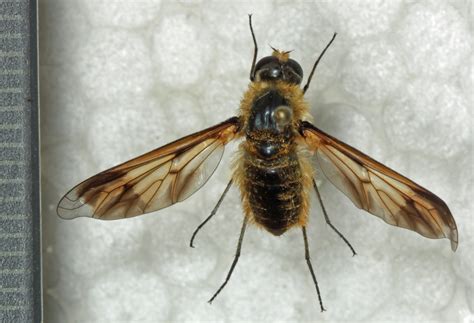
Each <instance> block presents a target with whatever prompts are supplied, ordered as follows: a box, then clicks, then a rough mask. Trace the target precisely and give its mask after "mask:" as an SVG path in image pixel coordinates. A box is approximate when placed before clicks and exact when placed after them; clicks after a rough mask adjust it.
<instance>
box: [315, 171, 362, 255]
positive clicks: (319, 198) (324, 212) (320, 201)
mask: <svg viewBox="0 0 474 323" xmlns="http://www.w3.org/2000/svg"><path fill="white" fill-rule="evenodd" d="M313 186H314V190H315V191H316V195H317V196H318V200H319V204H321V209H322V210H323V214H324V218H325V219H326V223H327V224H328V225H329V226H330V227H331V229H333V230H334V231H335V232H336V233H337V235H338V236H339V237H340V238H341V239H342V240H344V242H345V243H346V244H347V246H348V247H349V248H350V249H351V251H352V256H353V257H354V256H355V255H357V253H356V252H355V250H354V248H353V247H352V246H351V244H350V243H349V241H347V239H346V238H345V237H344V236H343V235H342V233H340V232H339V230H338V229H336V227H335V226H334V225H332V223H331V221H330V220H329V216H328V214H327V212H326V208H325V207H324V204H323V199H322V198H321V194H320V193H319V190H318V185H316V181H315V180H314V179H313Z"/></svg>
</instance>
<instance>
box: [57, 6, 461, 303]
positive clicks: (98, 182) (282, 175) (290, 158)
mask: <svg viewBox="0 0 474 323" xmlns="http://www.w3.org/2000/svg"><path fill="white" fill-rule="evenodd" d="M249 26H250V31H251V35H252V39H253V43H254V55H253V60H252V67H251V69H250V81H251V82H250V84H249V87H248V89H247V91H246V92H245V93H244V96H243V99H242V101H241V104H240V113H239V116H236V117H233V118H230V119H228V120H226V121H224V122H222V123H220V124H218V125H215V126H213V127H210V128H207V129H205V130H202V131H199V132H197V133H194V134H191V135H189V136H186V137H184V138H181V139H178V140H176V141H174V142H172V143H170V144H167V145H165V146H163V147H160V148H158V149H155V150H153V151H151V152H149V153H146V154H144V155H142V156H139V157H137V158H135V159H132V160H130V161H128V162H125V163H123V164H121V165H118V166H116V167H113V168H111V169H108V170H106V171H103V172H101V173H99V174H97V175H95V176H93V177H91V178H89V179H87V180H85V181H84V182H82V183H80V184H79V185H77V186H76V187H74V188H73V189H72V190H71V191H70V192H68V193H67V194H66V195H65V196H64V197H63V198H62V199H61V201H60V202H59V205H58V208H57V212H58V214H59V216H61V217H62V218H66V219H71V218H75V217H79V216H86V217H92V218H96V219H101V220H113V219H122V218H128V217H133V216H137V215H141V214H145V213H149V212H153V211H156V210H159V209H162V208H165V207H167V206H170V205H172V204H174V203H177V202H181V201H183V200H185V199H186V198H188V197H189V196H191V195H192V194H193V193H194V192H196V191H197V190H198V189H199V188H201V187H202V186H203V185H204V184H205V183H206V181H207V180H208V179H209V177H210V176H211V175H212V173H213V172H214V170H215V169H216V168H217V165H218V164H219V162H220V159H221V157H222V154H223V152H224V146H225V145H226V144H227V143H228V142H230V141H232V140H236V139H243V140H242V143H241V144H240V146H239V151H238V156H237V158H236V159H235V162H234V168H233V174H232V178H231V180H230V181H229V183H228V184H227V187H226V188H225V190H224V192H223V193H222V195H221V197H220V199H219V201H218V203H217V205H216V206H215V207H214V209H213V210H212V212H211V214H210V215H209V217H207V218H206V219H205V220H204V221H203V222H202V223H201V224H200V225H199V226H198V228H197V229H196V230H195V231H194V233H193V235H192V238H191V242H190V245H191V247H192V246H193V240H194V238H195V236H196V233H197V232H198V231H199V229H201V228H202V226H203V225H204V224H206V222H207V221H209V219H210V218H211V217H212V216H214V214H215V213H216V212H217V209H218V208H219V205H220V204H221V203H222V201H223V199H224V197H225V195H226V193H227V191H228V190H229V188H230V187H231V186H232V185H236V186H237V187H238V188H239V189H240V194H241V199H242V205H243V210H244V213H245V214H244V219H243V224H242V228H241V231H240V236H239V240H238V244H237V251H236V254H235V258H234V261H233V263H232V266H231V268H230V270H229V272H228V274H227V277H226V279H225V281H224V283H223V284H222V285H221V286H220V288H219V289H218V290H217V291H216V293H215V294H214V295H213V296H212V297H211V299H210V300H209V302H212V301H213V300H214V299H215V297H216V296H217V295H218V294H219V293H220V291H221V290H222V289H223V288H224V286H225V285H226V284H227V282H228V281H229V279H230V277H231V275H232V272H233V270H234V268H235V265H236V264H237V261H238V259H239V256H240V250H241V247H242V242H243V238H244V233H245V229H246V227H247V225H248V224H255V225H257V226H259V227H261V228H263V229H265V230H267V231H268V232H270V233H272V234H274V235H276V236H279V235H281V234H283V233H285V232H286V231H287V230H288V229H290V228H293V227H296V228H299V229H300V230H301V232H302V236H303V241H304V247H305V259H306V262H307V265H308V268H309V271H310V273H311V277H312V280H313V282H314V285H315V288H316V291H317V295H318V300H319V305H320V307H321V311H324V307H323V303H322V300H321V295H320V292H319V287H318V283H317V281H316V276H315V273H314V270H313V267H312V264H311V261H310V256H309V248H308V239H307V234H306V225H307V222H308V213H309V201H310V196H309V194H310V192H311V191H312V190H313V189H314V191H315V193H316V197H317V198H318V200H319V202H320V204H321V206H322V208H321V209H322V211H323V214H324V217H325V220H326V222H327V224H328V225H329V226H330V227H331V228H332V229H333V230H334V231H335V233H336V234H338V235H339V236H340V237H341V238H342V240H343V241H344V242H345V243H346V244H347V246H348V247H349V248H350V249H351V251H352V253H353V255H355V254H356V252H355V251H354V249H353V247H352V246H351V244H350V243H349V242H348V241H347V240H346V238H345V237H344V236H343V235H342V234H341V233H340V232H339V231H338V230H337V229H336V228H335V227H334V226H333V225H332V224H331V222H330V220H329V217H328V214H327V213H326V210H325V208H324V206H323V204H322V200H321V195H320V193H319V191H318V187H317V186H316V182H315V180H314V175H315V173H314V171H313V168H312V165H311V161H310V160H311V158H314V159H316V160H317V161H318V162H319V164H320V166H321V170H322V172H323V173H324V174H325V175H326V177H327V178H328V179H329V181H330V182H332V184H334V185H335V186H336V187H337V188H338V189H339V190H341V191H342V192H343V193H344V194H345V195H347V196H348V197H349V198H350V199H351V200H352V202H353V203H354V204H355V205H356V206H357V207H358V208H361V209H364V210H366V211H368V212H369V213H372V214H374V215H376V216H378V217H380V218H382V219H383V220H384V221H385V222H387V223H389V224H391V225H395V226H398V227H402V228H406V229H410V230H413V231H415V232H418V233H419V234H421V235H423V236H425V237H428V238H434V239H439V238H448V239H450V240H451V248H452V249H453V251H454V250H456V247H457V244H458V233H457V229H456V223H455V222H454V219H453V217H452V215H451V213H450V211H449V209H448V207H447V205H446V204H445V203H444V202H443V201H442V200H441V199H440V198H438V197H437V196H435V195H434V194H433V193H431V192H429V191H428V190H426V189H425V188H423V187H421V186H419V185H418V184H416V183H414V182H412V181H411V180H409V179H407V178H406V177H404V176H402V175H400V174H398V173H396V172H395V171H393V170H391V169H389V168H388V167H386V166H384V165H382V164H380V163H378V162H377V161H375V160H373V159H372V158H370V157H368V156H367V155H365V154H363V153H361V152H360V151H358V150H357V149H355V148H352V147H351V146H349V145H347V144H345V143H343V142H341V141H339V140H337V139H336V138H334V137H332V136H330V135H328V134H326V133H324V132H323V131H321V130H319V129H318V128H316V127H315V126H314V125H313V124H311V123H310V121H309V120H311V116H310V114H309V108H308V104H307V103H306V101H305V99H304V93H305V92H306V90H307V89H308V87H309V84H310V82H311V78H312V76H313V74H314V71H315V69H316V66H317V65H318V63H319V61H320V59H321V57H322V56H323V55H324V53H325V52H326V50H327V49H328V47H329V46H330V45H331V43H332V42H333V41H334V39H335V37H336V34H334V36H333V37H332V39H331V41H330V42H329V43H328V45H327V46H326V47H325V49H324V50H323V51H322V52H321V54H320V55H319V57H318V59H317V60H316V62H315V63H314V65H313V67H312V70H311V73H310V74H309V77H308V79H307V81H306V85H305V86H304V87H303V88H300V84H301V82H302V80H303V70H302V68H301V66H300V65H299V64H298V63H297V62H296V61H295V60H293V59H291V58H289V52H284V51H279V50H276V49H274V51H273V53H272V55H271V56H267V57H264V58H262V59H260V60H259V61H258V63H256V59H257V51H258V48H257V41H256V39H255V34H254V31H253V28H252V18H251V15H249Z"/></svg>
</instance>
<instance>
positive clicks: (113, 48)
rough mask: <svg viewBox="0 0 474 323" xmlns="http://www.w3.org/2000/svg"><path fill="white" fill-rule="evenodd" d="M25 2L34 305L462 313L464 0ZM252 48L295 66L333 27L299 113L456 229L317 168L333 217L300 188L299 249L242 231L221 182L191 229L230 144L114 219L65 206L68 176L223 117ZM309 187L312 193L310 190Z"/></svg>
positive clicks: (467, 227)
mask: <svg viewBox="0 0 474 323" xmlns="http://www.w3.org/2000/svg"><path fill="white" fill-rule="evenodd" d="M39 5H40V17H39V18H40V78H41V131H42V134H41V138H42V146H41V149H42V151H41V152H42V172H43V176H42V183H43V191H42V192H43V193H42V195H43V230H44V231H43V250H44V258H43V264H44V303H45V318H46V322H132V321H133V322H157V321H175V322H184V321H226V322H235V321H249V322H250V321H254V322H262V321H268V322H275V321H316V320H317V321H322V322H339V321H364V322H367V321H373V322H401V321H403V322H405V321H410V322H421V321H423V322H426V321H430V322H431V321H432V322H447V321H452V322H463V320H464V322H472V320H474V316H473V314H472V313H473V311H474V301H473V291H474V281H473V268H474V254H473V250H474V232H473V231H474V230H473V220H472V219H473V218H472V216H473V207H472V206H473V202H472V199H473V194H472V193H473V192H472V185H473V176H472V169H473V168H472V165H473V137H472V125H473V124H472V114H473V111H472V94H471V91H472V59H471V57H472V52H471V43H470V40H471V38H472V31H471V23H472V18H471V17H472V16H471V11H470V10H471V8H470V6H471V4H470V1H463V0H460V1H439V2H427V1H423V2H415V1H351V2H349V1H342V0H341V1H331V2H326V1H324V2H298V3H297V4H295V3H293V2H291V1H260V2H258V3H255V4H251V3H250V2H225V1H223V2H219V3H217V2H208V1H199V0H196V1H193V0H188V1H178V2H167V1H162V2H160V1H151V0H150V1H144V0H139V1H132V0H113V1H105V0H103V1H100V0H94V1H93V0H87V1H86V0H84V1H83V0H67V1H64V0H42V1H40V3H39ZM247 13H253V14H254V28H255V32H256V35H257V39H258V42H259V47H260V52H259V57H263V56H266V55H269V54H270V49H269V47H268V44H271V45H272V46H274V47H277V48H280V49H285V50H288V49H294V52H292V57H293V58H295V59H296V60H298V61H299V62H300V63H301V65H302V67H303V68H304V70H305V71H306V73H309V69H310V67H311V64H312V62H313V61H314V59H315V58H316V57H317V55H318V54H319V53H320V51H321V50H322V49H323V48H324V46H325V45H326V43H327V42H328V41H329V39H330V38H331V36H332V33H333V32H334V31H337V32H338V33H339V35H338V37H337V39H336V41H335V43H334V45H333V46H332V47H331V48H330V49H329V51H328V52H327V54H326V56H325V57H324V59H323V61H322V63H321V65H320V66H319V68H318V70H317V72H316V76H315V79H314V80H313V83H312V85H311V87H310V89H309V90H308V92H307V99H308V101H309V103H310V105H311V112H312V114H313V116H314V118H315V124H316V125H317V126H319V127H320V128H322V129H324V130H325V131H328V132H329V133H331V134H332V135H334V136H336V137H338V138H340V139H342V140H344V141H346V142H347V143H349V144H351V145H353V146H355V147H357V148H359V149H361V150H362V151H365V152H367V153H368V154H369V155H372V156H373V157H375V158H376V159H378V160H380V161H382V162H383V163H385V164H387V165H389V166H391V167H392V168H394V169H396V170H397V171H399V172H401V173H403V174H406V175H407V176H408V177H410V178H412V179H413V180H415V181H416V182H419V183H421V184H422V185H423V186H425V187H427V188H429V189H430V190H431V191H433V192H434V193H436V194H437V195H439V196H440V197H441V198H442V199H443V200H445V201H446V202H447V204H448V205H449V206H450V208H451V211H452V213H453V215H454V217H455V219H456V221H457V224H458V228H459V234H460V244H459V249H458V251H457V252H456V253H452V252H451V250H450V248H449V242H448V241H447V240H429V239H425V238H423V237H421V236H419V235H417V234H415V233H413V232H410V231H407V230H402V229H398V228H395V227H391V226H389V225H386V224H385V223H384V222H382V221H381V220H379V219H378V218H376V217H373V216H371V215H368V214H366V213H364V212H362V211H360V210H358V209H356V208H354V207H353V206H352V205H351V203H350V201H349V200H348V199H347V198H345V197H344V196H343V195H342V194H341V193H339V192H337V191H336V190H335V189H334V188H332V187H331V185H330V184H327V182H326V181H325V180H324V178H321V179H320V182H321V184H322V194H323V197H324V199H325V201H326V208H327V209H328V210H329V213H330V216H331V218H332V220H333V223H334V224H335V225H336V226H337V227H338V228H339V229H340V230H341V231H342V232H343V233H344V234H345V236H346V237H347V238H348V239H349V240H350V241H351V243H352V244H353V246H354V247H355V249H356V250H357V251H358V256H356V257H351V255H350V251H349V250H348V248H347V247H346V246H345V245H344V243H343V242H342V241H341V240H340V239H339V238H338V237H337V236H336V235H335V234H334V232H332V231H331V230H330V228H329V227H328V226H327V225H326V224H325V222H324V220H323V218H322V215H321V212H320V209H319V207H317V206H316V205H314V204H316V203H313V208H312V212H311V219H310V224H309V228H308V233H309V239H310V248H311V256H312V260H313V265H314V266H315V270H316V273H317V277H318V280H319V285H320V289H321V293H322V298H323V301H324V304H325V306H326V308H327V312H325V313H323V314H321V313H320V312H319V305H318V303H317V298H316V293H315V290H314V286H313V284H312V282H311V278H310V275H309V272H308V269H307V267H306V263H305V260H304V250H303V241H302V237H301V233H300V231H299V230H293V231H290V232H288V233H287V234H285V235H283V236H282V237H278V238H276V237H273V236H271V235H270V234H267V233H266V232H263V231H259V230H257V229H254V228H252V229H249V230H248V231H247V235H246V237H245V241H244V245H243V250H242V256H241V258H240V260H239V263H238V266H237V268H236V270H235V272H234V274H233V276H232V279H231V281H230V283H229V284H228V285H227V287H226V288H225V289H224V290H223V292H222V293H221V294H220V295H219V297H218V298H217V299H216V300H215V301H214V303H213V304H212V305H211V306H210V305H209V304H207V303H206V301H207V300H208V299H209V297H210V296H211V295H212V294H213V293H214V291H215V290H216V289H217V288H218V287H219V285H220V284H221V283H222V281H223V279H224V278H225V275H226V274H227V271H228V269H229V266H230V264H231V262H232V259H233V255H234V252H235V247H236V243H237V238H238V234H239V230H240V225H241V221H242V211H241V206H240V203H239V196H238V191H237V190H236V189H235V188H234V189H232V190H231V191H230V192H229V194H228V196H227V198H226V200H225V201H224V203H223V204H222V206H221V208H220V210H219V212H218V214H217V215H216V217H215V218H214V219H213V220H212V221H211V222H210V223H209V224H208V225H207V226H206V227H205V228H204V229H203V230H202V231H201V232H200V234H199V235H198V237H197V240H196V248H195V249H191V248H189V247H188V242H189V238H190V236H191V234H192V232H193V230H194V229H195V227H196V226H197V225H198V224H199V223H200V221H202V220H203V219H204V218H205V217H206V216H207V215H208V214H209V212H210V211H211V210H212V208H213V207H214V205H215V203H216V202H217V200H218V198H219V195H220V194H221V192H222V191H223V190H224V188H225V185H226V183H227V181H228V179H229V176H230V170H229V166H228V165H229V160H230V159H231V158H232V150H234V149H235V146H230V147H228V148H230V149H227V150H226V154H225V156H224V159H223V161H222V163H221V166H220V167H219V169H218V170H217V171H216V173H215V175H214V176H213V178H212V179H211V180H210V181H209V182H208V184H207V185H206V186H205V187H204V189H202V190H201V191H199V192H198V193H196V194H195V195H194V196H193V197H191V198H190V199H189V200H187V201H185V202H183V203H181V204H178V205H175V206H173V207H170V208H168V209H164V210H161V211H159V212H156V213H153V214H149V215H145V216H142V217H138V218H133V219H127V220H124V221H112V222H103V221H95V220H92V219H77V220H73V221H64V220H61V219H59V218H58V217H57V216H56V214H55V206H56V204H57V202H58V200H59V198H60V197H61V196H62V195H63V194H64V193H65V192H66V191H67V190H68V189H69V188H71V187H72V186H73V185H75V184H77V183H78V182H79V181H81V180H83V179H85V178H87V177H89V176H91V175H93V174H95V173H97V172H99V171H101V170H103V169H105V168H107V167H110V166H113V165H115V164H117V163H119V162H122V161H125V160H127V159H129V158H132V157H134V156H136V155H138V154H141V153H144V152H146V151H149V150H151V149H153V148H156V147H158V146H161V145H162V144H165V143H167V142H169V141H171V140H174V139H176V138H177V137H180V136H184V135H186V134H189V133H191V132H194V131H197V130H200V129H202V128H204V127H207V126H211V125H213V124H215V123H217V122H220V121H222V120H224V119H226V118H228V117H230V116H233V115H235V113H236V112H237V109H238V104H239V100H240V98H241V95H242V93H243V91H244V90H245V88H246V84H247V83H248V73H249V68H250V63H251V58H252V51H253V45H252V42H251V38H250V33H249V30H248V25H247ZM313 202H314V201H313Z"/></svg>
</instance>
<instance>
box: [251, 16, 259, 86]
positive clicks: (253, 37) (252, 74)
mask: <svg viewBox="0 0 474 323" xmlns="http://www.w3.org/2000/svg"><path fill="white" fill-rule="evenodd" d="M249 26H250V32H251V33H252V39H253V45H254V49H253V60H252V67H251V68H250V81H252V82H253V81H254V80H255V62H256V61H257V52H258V47H257V40H256V39H255V33H254V32H253V27H252V14H249Z"/></svg>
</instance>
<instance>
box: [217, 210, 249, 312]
mask: <svg viewBox="0 0 474 323" xmlns="http://www.w3.org/2000/svg"><path fill="white" fill-rule="evenodd" d="M246 227H247V217H245V218H244V223H243V224H242V229H241V230H240V236H239V243H238V244H237V251H236V252H235V257H234V261H233V262H232V266H231V267H230V270H229V272H228V273H227V277H226V278H225V281H224V283H223V284H222V285H221V287H219V289H218V290H217V292H215V293H214V295H212V297H211V299H210V300H209V301H208V302H209V304H210V303H212V301H213V300H214V298H216V296H217V295H219V293H220V292H221V290H222V289H223V288H224V287H225V285H226V284H227V282H228V281H229V279H230V276H231V275H232V272H233V271H234V268H235V265H236V264H237V260H239V257H240V249H241V248H242V241H243V239H244V234H245V228H246Z"/></svg>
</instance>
